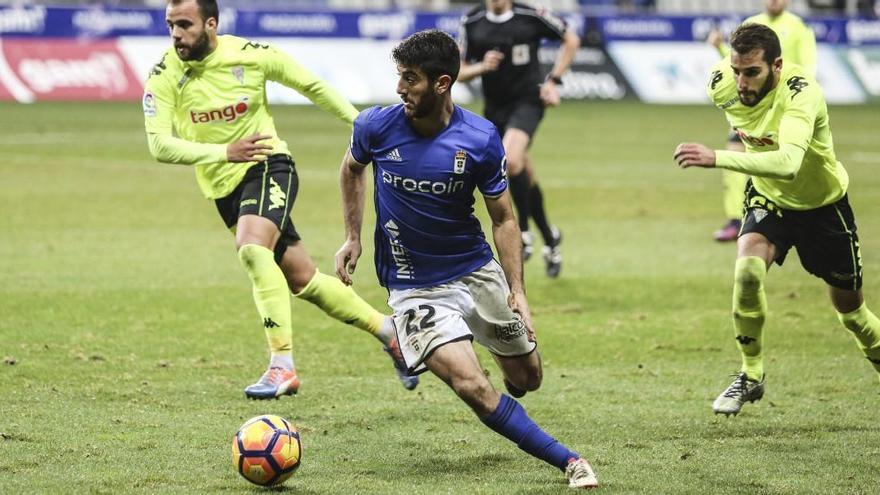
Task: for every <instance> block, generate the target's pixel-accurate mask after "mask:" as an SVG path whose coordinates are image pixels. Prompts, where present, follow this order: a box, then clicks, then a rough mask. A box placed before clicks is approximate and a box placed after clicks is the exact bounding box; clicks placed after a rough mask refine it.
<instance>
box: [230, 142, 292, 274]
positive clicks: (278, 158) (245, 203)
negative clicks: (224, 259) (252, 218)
mask: <svg viewBox="0 0 880 495" xmlns="http://www.w3.org/2000/svg"><path fill="white" fill-rule="evenodd" d="M298 190H299V178H298V176H297V174H296V167H295V166H294V163H293V159H292V158H291V157H290V156H289V155H281V154H279V155H272V156H270V157H269V158H268V159H267V160H265V161H262V162H260V163H257V164H256V165H253V166H251V168H249V169H248V171H247V173H246V174H245V175H244V178H243V179H242V180H241V183H239V184H238V186H237V187H236V188H235V190H234V191H232V193H231V194H229V195H228V196H225V197H222V198H220V199H218V200H216V201H215V204H216V205H217V211H218V212H219V213H220V217H221V218H223V222H224V223H225V224H226V227H227V228H230V229H231V228H232V227H233V226H235V225H236V224H237V223H238V218H239V217H241V216H242V215H258V216H261V217H263V218H267V219H269V220H271V221H272V223H274V224H275V225H276V226H277V227H278V230H279V231H280V232H281V237H280V238H279V239H278V243H277V244H276V245H275V261H277V262H280V261H281V256H282V255H283V254H284V251H285V250H286V249H287V246H289V245H290V244H292V243H294V242H296V241H299V240H300V237H299V234H298V233H297V232H296V228H294V226H293V221H292V220H291V218H290V210H291V209H292V208H293V203H294V200H296V193H297V191H298Z"/></svg>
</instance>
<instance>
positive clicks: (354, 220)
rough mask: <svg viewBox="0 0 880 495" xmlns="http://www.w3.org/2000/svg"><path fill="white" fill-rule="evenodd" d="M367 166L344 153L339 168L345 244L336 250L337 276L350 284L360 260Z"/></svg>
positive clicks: (348, 152) (349, 153)
mask: <svg viewBox="0 0 880 495" xmlns="http://www.w3.org/2000/svg"><path fill="white" fill-rule="evenodd" d="M366 167H367V166H366V165H364V164H363V163H358V161H357V160H355V159H354V157H352V156H351V150H347V151H346V152H345V157H344V158H343V159H342V166H341V167H340V169H339V188H340V189H341V190H342V211H343V216H344V220H345V242H344V243H343V244H342V247H340V248H339V251H336V257H335V259H336V275H337V276H338V277H339V279H340V280H342V282H343V283H344V284H346V285H351V283H352V279H351V275H352V274H353V273H354V270H355V269H356V268H357V262H358V259H359V258H360V257H361V226H362V225H363V221H364V192H365V191H366V189H367V175H366V174H365V173H364V170H365V169H366Z"/></svg>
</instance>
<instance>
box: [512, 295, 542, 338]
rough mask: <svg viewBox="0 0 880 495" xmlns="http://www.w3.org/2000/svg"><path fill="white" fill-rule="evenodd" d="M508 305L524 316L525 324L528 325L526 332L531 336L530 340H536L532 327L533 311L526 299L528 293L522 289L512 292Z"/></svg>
mask: <svg viewBox="0 0 880 495" xmlns="http://www.w3.org/2000/svg"><path fill="white" fill-rule="evenodd" d="M507 305H508V306H510V309H512V310H513V312H514V313H517V314H518V315H520V317H522V320H523V324H525V326H526V333H527V334H528V336H529V341H530V342H534V341H535V330H534V328H533V327H532V312H531V311H529V303H528V302H527V301H526V295H525V294H524V293H523V292H522V291H517V292H511V293H510V295H509V296H507Z"/></svg>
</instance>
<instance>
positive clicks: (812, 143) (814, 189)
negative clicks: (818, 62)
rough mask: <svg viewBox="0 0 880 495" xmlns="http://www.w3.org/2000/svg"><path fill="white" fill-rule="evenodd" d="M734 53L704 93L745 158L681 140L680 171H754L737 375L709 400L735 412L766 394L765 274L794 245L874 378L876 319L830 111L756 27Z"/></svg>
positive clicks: (736, 292)
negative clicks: (864, 287)
mask: <svg viewBox="0 0 880 495" xmlns="http://www.w3.org/2000/svg"><path fill="white" fill-rule="evenodd" d="M730 44H731V48H732V51H731V54H730V57H729V58H725V59H724V60H723V61H721V62H719V63H718V64H717V65H716V66H715V68H714V70H713V72H712V75H711V77H710V79H709V86H708V91H709V96H710V98H711V99H712V101H713V102H714V103H715V105H716V106H717V107H718V108H720V109H721V110H723V111H724V113H725V115H726V116H727V120H728V121H729V122H730V124H731V126H732V127H733V128H734V129H737V132H738V133H739V135H740V137H742V140H743V143H744V144H745V146H746V152H745V153H741V152H734V151H726V150H712V149H710V148H708V147H706V146H704V145H702V144H699V143H682V144H679V145H678V147H677V148H676V149H675V154H674V158H675V160H676V162H677V163H678V165H679V166H681V167H682V168H688V167H704V168H721V169H724V170H733V171H736V172H741V173H744V174H748V175H750V176H751V177H752V178H751V179H750V181H749V183H748V185H747V188H746V191H747V192H746V202H745V205H746V212H745V216H744V221H743V226H742V232H741V234H740V237H739V240H738V241H737V260H736V268H735V275H734V285H733V326H734V329H735V338H736V341H737V343H738V345H739V349H740V352H741V354H742V369H741V372H740V373H739V374H738V375H736V378H735V379H734V381H733V383H732V384H731V385H730V386H729V387H728V388H727V389H726V390H725V391H724V392H722V393H721V395H719V396H718V398H717V399H716V400H715V402H714V403H713V404H712V408H713V410H714V411H715V413H716V414H717V413H721V414H737V413H739V411H740V409H741V408H742V405H743V404H744V403H745V402H754V401H756V400H758V399H760V398H761V397H762V396H763V395H764V355H763V352H762V343H761V334H762V328H763V326H764V319H765V318H766V315H767V300H766V297H765V295H764V277H765V275H766V273H767V270H768V269H769V268H770V265H771V264H772V263H774V262H776V263H777V264H779V265H782V263H783V261H784V260H785V255H786V254H787V253H788V250H789V249H791V248H792V247H794V248H795V249H797V252H798V255H799V257H800V259H801V265H803V267H804V268H805V269H806V270H807V271H808V272H810V273H811V274H813V275H815V276H817V277H819V278H821V279H823V280H824V281H825V283H826V284H828V290H829V295H830V296H831V303H832V304H833V305H834V308H835V309H836V310H837V315H838V318H839V319H840V322H841V323H842V324H843V325H844V326H845V327H846V328H847V329H848V330H850V331H851V332H852V333H853V335H854V336H855V339H856V343H857V344H858V346H859V348H860V349H861V350H862V352H863V353H864V355H865V357H867V358H868V360H869V361H870V362H871V363H872V364H873V365H874V369H875V370H876V371H877V372H878V373H880V319H878V318H877V316H875V315H874V313H872V312H871V311H870V310H869V309H868V307H867V306H866V305H865V302H864V298H863V297H862V290H861V287H862V265H861V255H860V253H859V238H858V235H857V234H856V224H855V218H854V216H853V212H852V209H850V206H849V201H848V199H847V194H846V192H847V186H848V184H849V178H848V176H847V173H846V170H845V169H844V168H843V165H841V164H840V162H838V161H837V158H836V157H835V155H834V146H833V144H832V139H831V128H830V126H829V118H828V109H827V107H826V105H825V98H824V97H823V96H822V88H820V87H819V85H818V84H817V83H816V80H815V79H814V78H813V75H812V72H811V71H810V70H808V69H805V68H803V67H801V66H798V65H796V64H789V63H783V59H782V57H781V55H780V54H781V49H780V45H779V38H778V37H777V36H776V33H775V32H774V31H773V30H772V29H770V28H768V27H767V26H764V25H762V24H743V25H742V26H740V27H739V28H737V30H736V31H734V33H733V34H732V35H731V43H730Z"/></svg>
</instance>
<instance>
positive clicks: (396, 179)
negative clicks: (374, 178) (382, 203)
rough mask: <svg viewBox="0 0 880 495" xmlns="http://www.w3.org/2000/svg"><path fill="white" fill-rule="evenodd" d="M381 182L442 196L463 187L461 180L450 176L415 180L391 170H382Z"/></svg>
mask: <svg viewBox="0 0 880 495" xmlns="http://www.w3.org/2000/svg"><path fill="white" fill-rule="evenodd" d="M382 182H384V183H385V184H388V185H390V186H391V187H394V188H396V189H403V190H404V191H407V192H422V193H428V194H433V195H435V196H443V195H446V194H454V193H456V192H458V191H461V190H462V189H464V181H463V180H455V179H452V178H450V179H449V180H448V181H446V182H441V181H430V180H416V179H410V178H409V177H401V176H399V175H394V174H392V173H391V172H388V171H385V170H383V171H382Z"/></svg>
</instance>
